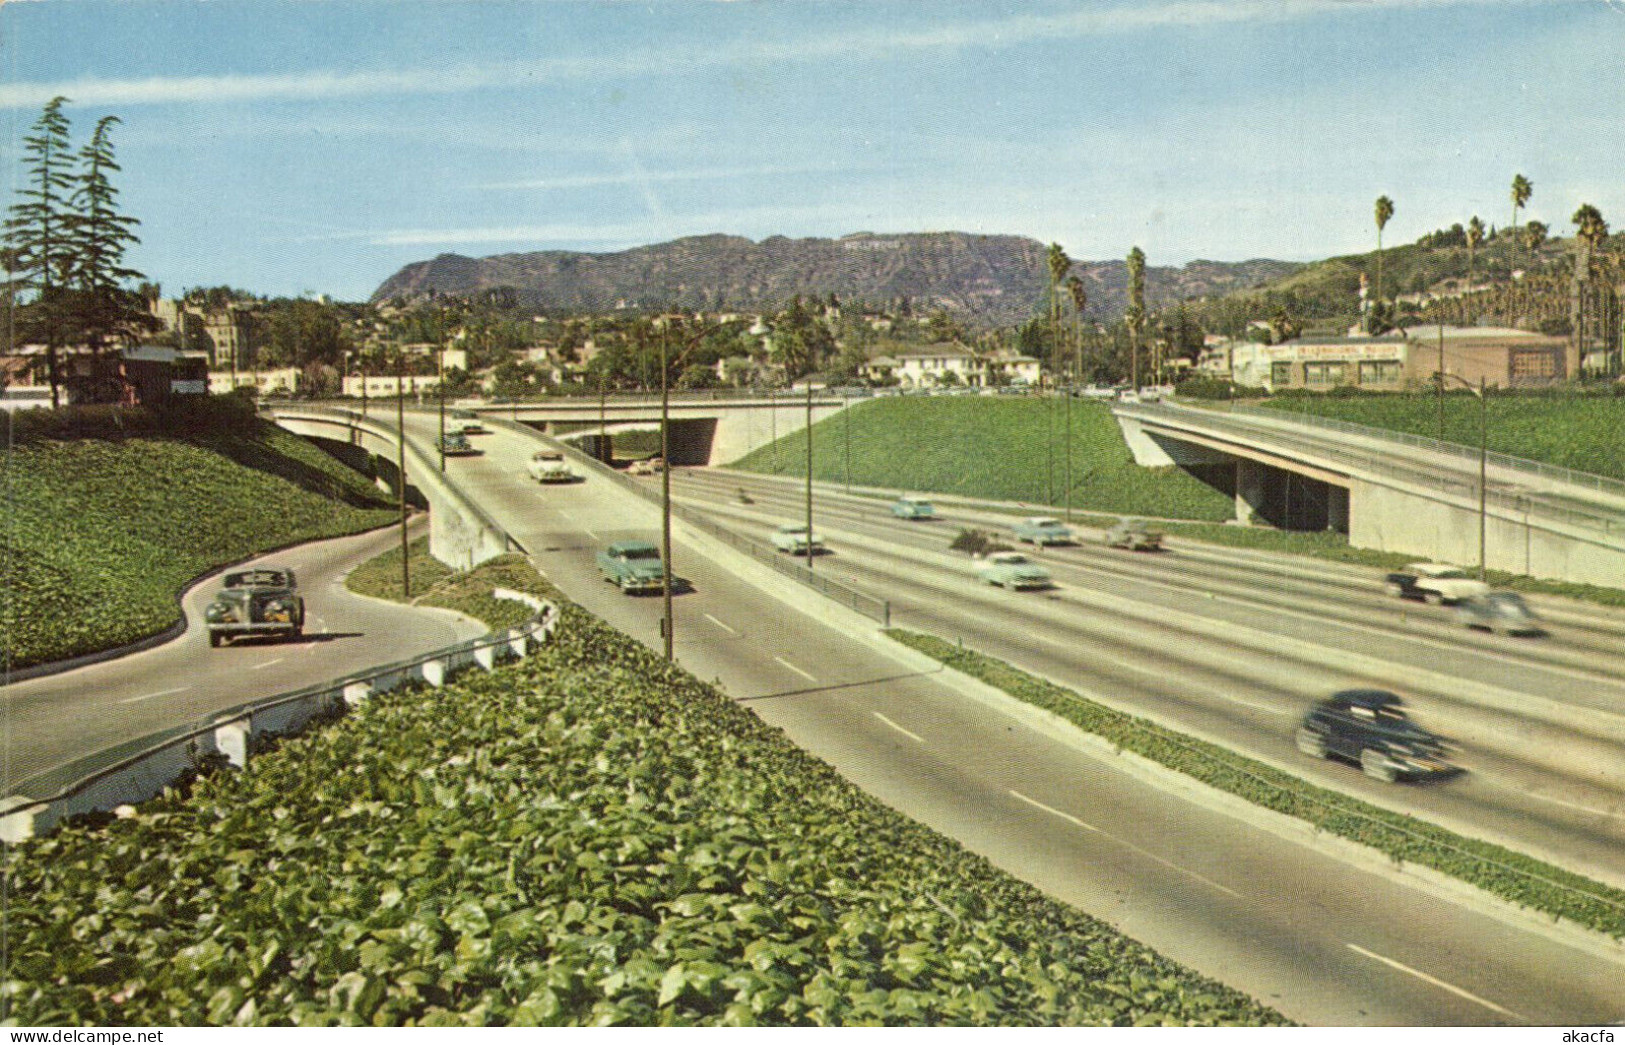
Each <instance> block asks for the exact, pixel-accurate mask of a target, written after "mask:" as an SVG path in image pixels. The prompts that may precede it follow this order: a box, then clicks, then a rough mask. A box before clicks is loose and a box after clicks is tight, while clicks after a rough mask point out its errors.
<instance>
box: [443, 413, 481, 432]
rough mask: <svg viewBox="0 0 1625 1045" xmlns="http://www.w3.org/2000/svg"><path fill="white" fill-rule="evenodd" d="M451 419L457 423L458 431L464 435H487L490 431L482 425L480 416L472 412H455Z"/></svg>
mask: <svg viewBox="0 0 1625 1045" xmlns="http://www.w3.org/2000/svg"><path fill="white" fill-rule="evenodd" d="M451 419H452V420H453V421H455V422H456V425H455V428H456V430H457V431H459V432H462V433H463V434H464V435H485V434H486V433H487V432H489V431H490V429H489V428H486V427H485V426H484V425H483V424H481V423H480V415H479V414H476V413H475V412H474V411H472V410H453V411H452V412H451Z"/></svg>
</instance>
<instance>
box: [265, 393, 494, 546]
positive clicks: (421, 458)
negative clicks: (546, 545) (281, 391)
mask: <svg viewBox="0 0 1625 1045" xmlns="http://www.w3.org/2000/svg"><path fill="white" fill-rule="evenodd" d="M262 412H263V413H267V414H270V415H271V416H272V417H273V418H275V417H277V416H286V417H291V418H298V417H313V418H315V419H317V420H321V421H329V422H343V423H345V424H348V425H349V426H351V427H353V428H361V427H368V428H372V429H374V430H375V431H376V432H378V433H379V434H381V435H383V436H384V437H385V438H388V439H400V438H401V432H400V431H399V430H398V429H397V428H396V427H395V422H394V420H393V419H392V418H388V417H384V416H375V415H373V414H370V413H369V414H363V413H361V412H360V411H358V410H347V409H344V408H342V407H331V406H272V407H268V408H265V409H264V410H263V411H262ZM405 442H406V455H407V456H408V457H410V458H411V459H412V463H413V464H415V465H416V466H417V467H418V468H419V469H421V470H423V472H425V473H428V474H433V475H439V473H440V462H439V460H438V455H431V454H429V453H427V452H425V451H424V450H422V449H420V448H419V447H418V446H417V444H416V443H413V442H412V441H411V440H410V439H407V440H405ZM411 475H412V471H411V469H408V470H407V478H408V481H410V478H411ZM438 485H439V486H440V488H441V490H442V492H443V493H444V495H445V496H446V497H448V498H450V499H451V500H452V501H455V502H456V504H457V508H458V510H459V511H461V512H462V513H464V514H465V515H467V516H469V517H471V518H473V519H474V520H476V521H477V522H478V523H479V524H480V526H481V527H483V528H484V529H486V530H488V531H490V532H491V533H492V534H496V535H500V538H501V542H502V546H503V547H505V548H506V549H507V550H508V551H520V552H522V551H524V548H523V546H522V545H520V543H519V542H518V541H516V540H514V539H513V537H512V535H510V534H509V533H508V531H506V530H504V529H503V528H502V526H501V524H499V523H498V522H497V521H496V520H495V519H493V518H492V517H491V516H490V514H489V513H488V512H486V510H485V509H484V508H481V507H480V506H479V505H478V504H477V503H476V502H475V501H473V500H472V499H471V498H470V497H469V496H468V495H467V494H465V493H463V491H462V490H461V489H459V488H458V487H457V485H456V484H455V483H450V482H442V483H439V484H438Z"/></svg>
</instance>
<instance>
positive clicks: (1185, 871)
mask: <svg viewBox="0 0 1625 1045" xmlns="http://www.w3.org/2000/svg"><path fill="white" fill-rule="evenodd" d="M1010 795H1011V797H1013V798H1019V799H1020V800H1021V801H1023V802H1026V803H1027V804H1028V805H1030V806H1032V807H1033V808H1034V809H1042V810H1043V811H1044V812H1046V813H1048V814H1050V815H1051V816H1058V817H1060V818H1061V819H1062V820H1065V821H1066V822H1067V823H1069V824H1075V825H1077V826H1078V827H1081V828H1083V829H1084V830H1085V831H1093V832H1094V833H1095V834H1097V835H1101V836H1102V837H1105V838H1108V839H1110V840H1111V841H1113V842H1116V843H1117V844H1118V845H1120V846H1122V847H1123V848H1124V849H1128V850H1131V851H1133V852H1135V853H1138V854H1139V855H1140V856H1143V857H1145V858H1146V859H1147V860H1151V861H1153V862H1155V863H1158V864H1161V865H1162V866H1163V867H1166V868H1168V869H1169V870H1170V871H1178V872H1179V873H1180V874H1182V875H1185V876H1187V877H1189V878H1194V879H1196V880H1197V881H1198V882H1201V883H1202V884H1203V885H1205V886H1207V887H1208V888H1210V889H1217V890H1218V891H1219V892H1221V893H1225V894H1227V895H1229V896H1234V897H1235V898H1236V899H1238V900H1240V899H1242V895H1241V894H1240V893H1238V892H1236V891H1235V890H1234V889H1231V888H1229V887H1228V886H1223V885H1220V884H1219V883H1218V882H1215V881H1214V880H1213V879H1211V878H1204V877H1202V876H1201V875H1199V874H1197V873H1196V872H1195V871H1192V870H1190V869H1189V868H1187V867H1180V866H1179V865H1178V864H1176V863H1173V862H1171V861H1168V860H1164V859H1163V858H1162V857H1160V856H1158V855H1157V854H1156V853H1153V852H1150V851H1148V850H1145V849H1142V848H1140V847H1139V846H1137V845H1135V844H1134V843H1133V842H1127V841H1124V840H1123V839H1121V838H1118V837H1117V836H1116V835H1113V834H1108V833H1107V832H1105V831H1102V830H1101V829H1100V828H1098V827H1096V826H1094V825H1093V824H1086V823H1084V822H1083V821H1082V820H1079V819H1078V818H1077V817H1075V816H1073V815H1072V814H1071V813H1063V812H1061V811H1060V810H1059V809H1056V808H1055V807H1053V806H1047V805H1045V804H1044V803H1042V802H1040V801H1038V800H1037V799H1036V798H1028V797H1027V796H1026V795H1024V794H1022V793H1021V792H1020V791H1011V792H1010Z"/></svg>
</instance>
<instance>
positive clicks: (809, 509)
mask: <svg viewBox="0 0 1625 1045" xmlns="http://www.w3.org/2000/svg"><path fill="white" fill-rule="evenodd" d="M812 386H813V383H812V374H811V373H809V374H808V375H807V572H808V573H811V572H812V568H813V528H812V470H813V452H812Z"/></svg>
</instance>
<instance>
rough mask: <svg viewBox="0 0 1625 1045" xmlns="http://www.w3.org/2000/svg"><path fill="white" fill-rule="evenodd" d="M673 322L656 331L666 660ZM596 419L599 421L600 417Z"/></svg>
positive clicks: (693, 340)
mask: <svg viewBox="0 0 1625 1045" xmlns="http://www.w3.org/2000/svg"><path fill="white" fill-rule="evenodd" d="M673 322H675V320H674V319H667V320H666V322H665V325H664V326H663V327H662V328H661V331H660V569H661V585H660V586H661V588H662V589H663V590H664V596H663V598H664V599H665V614H664V617H663V618H662V620H661V623H660V631H661V637H662V638H663V639H664V640H665V652H666V659H667V660H668V661H670V660H673V659H675V658H674V654H673V652H672V644H673V640H674V637H675V634H676V628H677V621H676V619H675V617H673V615H672V606H671V441H670V436H669V435H668V432H669V431H670V428H671V390H670V388H669V386H668V382H667V379H666V374H667V372H668V370H669V369H670V365H669V362H668V354H669V346H670V343H671V325H672V323H673ZM721 326H722V325H721V324H714V325H712V326H708V327H705V328H703V329H701V330H700V331H698V332H697V333H695V334H694V335H693V336H692V337H689V338H688V339H687V341H686V344H685V347H684V348H683V351H682V352H681V353H679V354H678V356H677V359H676V362H678V363H681V362H682V361H683V360H684V359H686V358H688V354H689V353H690V352H692V351H693V350H694V347H695V346H696V345H698V344H699V343H700V340H701V339H702V338H704V337H705V336H706V335H708V334H710V333H711V332H713V331H715V330H719V329H721ZM645 387H647V385H646V386H645ZM601 416H602V415H600V417H601ZM600 423H602V422H601V421H600Z"/></svg>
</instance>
